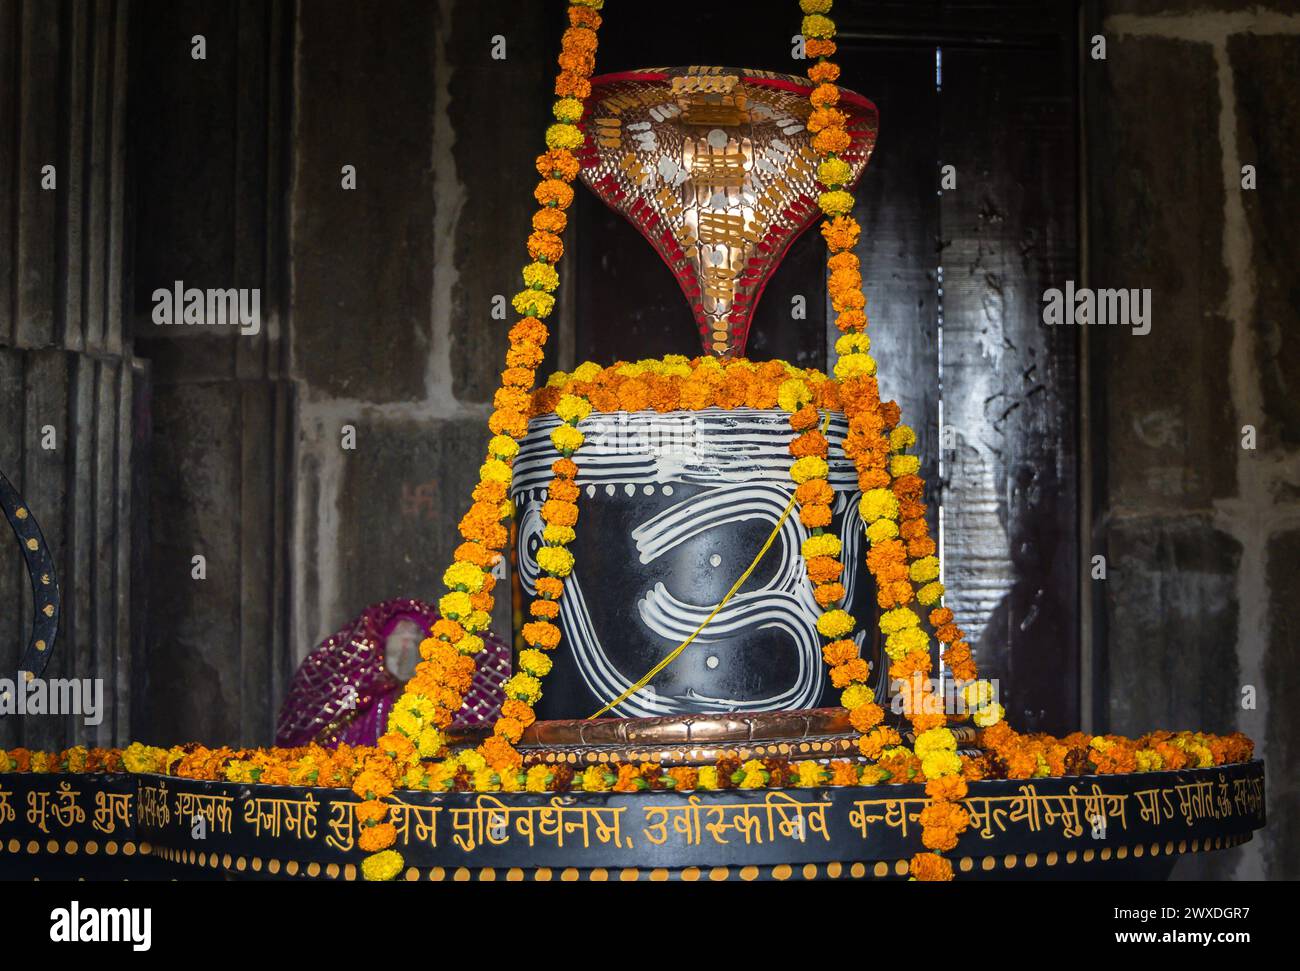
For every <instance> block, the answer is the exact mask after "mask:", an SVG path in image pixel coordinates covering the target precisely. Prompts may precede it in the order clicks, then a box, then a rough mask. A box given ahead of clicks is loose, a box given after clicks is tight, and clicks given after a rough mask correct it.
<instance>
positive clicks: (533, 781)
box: [524, 765, 551, 792]
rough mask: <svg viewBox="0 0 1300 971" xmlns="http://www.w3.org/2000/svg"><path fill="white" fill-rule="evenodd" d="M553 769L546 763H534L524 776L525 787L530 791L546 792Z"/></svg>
mask: <svg viewBox="0 0 1300 971" xmlns="http://www.w3.org/2000/svg"><path fill="white" fill-rule="evenodd" d="M550 775H551V770H550V768H549V767H548V766H545V765H534V766H531V767H530V768H529V769H528V773H527V775H526V776H525V778H524V789H525V790H527V791H528V792H545V791H546V783H547V781H548V780H549V779H550Z"/></svg>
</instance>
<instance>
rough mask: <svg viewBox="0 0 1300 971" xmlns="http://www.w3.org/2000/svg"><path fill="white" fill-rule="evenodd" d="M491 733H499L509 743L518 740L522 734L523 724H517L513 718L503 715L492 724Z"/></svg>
mask: <svg viewBox="0 0 1300 971" xmlns="http://www.w3.org/2000/svg"><path fill="white" fill-rule="evenodd" d="M492 734H494V735H500V736H501V737H502V738H504V739H505V740H506V741H507V742H510V743H511V744H513V743H515V742H517V741H519V739H521V738H522V737H523V734H524V726H523V725H521V724H519V722H517V721H515V720H514V719H513V718H506V717H505V716H504V715H503V716H501V717H500V718H498V719H497V720H496V724H495V725H493V726H492Z"/></svg>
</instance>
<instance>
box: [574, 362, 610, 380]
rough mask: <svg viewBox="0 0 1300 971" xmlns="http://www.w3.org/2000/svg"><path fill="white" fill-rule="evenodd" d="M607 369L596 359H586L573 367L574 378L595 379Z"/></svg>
mask: <svg viewBox="0 0 1300 971" xmlns="http://www.w3.org/2000/svg"><path fill="white" fill-rule="evenodd" d="M604 370H605V369H604V368H603V367H601V366H600V365H599V364H597V363H595V362H594V361H584V362H583V363H581V364H579V365H578V366H577V367H576V368H574V369H573V380H575V381H595V380H596V379H597V378H598V377H600V375H601V373H602V372H603V371H604Z"/></svg>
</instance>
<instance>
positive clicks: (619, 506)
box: [512, 67, 886, 763]
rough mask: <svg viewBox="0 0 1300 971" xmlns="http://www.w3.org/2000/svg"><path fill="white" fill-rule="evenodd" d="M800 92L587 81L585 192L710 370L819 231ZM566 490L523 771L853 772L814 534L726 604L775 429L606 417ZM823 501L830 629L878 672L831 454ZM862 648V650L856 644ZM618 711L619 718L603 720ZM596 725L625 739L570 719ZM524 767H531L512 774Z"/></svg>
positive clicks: (773, 420) (540, 482) (589, 434)
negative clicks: (843, 763)
mask: <svg viewBox="0 0 1300 971" xmlns="http://www.w3.org/2000/svg"><path fill="white" fill-rule="evenodd" d="M811 87H812V85H811V83H810V82H809V81H807V80H806V79H804V78H799V77H794V76H789V75H783V74H773V73H770V72H766V71H752V70H736V69H730V68H716V67H692V68H658V69H650V70H639V71H630V72H625V73H619V74H610V75H605V76H603V77H598V78H594V79H593V80H592V93H591V95H590V97H589V98H588V99H587V107H586V111H585V113H584V119H585V120H584V122H583V128H584V130H585V133H586V135H587V139H586V143H585V145H584V147H583V149H582V150H580V151H579V152H578V153H577V154H578V157H579V160H580V161H581V162H582V166H583V168H582V173H581V177H582V180H583V181H584V182H585V183H586V185H587V186H588V187H589V188H590V189H591V190H592V191H593V192H594V193H595V194H596V195H597V196H598V197H599V198H600V199H602V200H603V201H604V202H605V203H606V204H607V205H609V206H610V207H611V208H613V209H615V210H616V211H618V212H619V213H622V214H623V215H624V216H626V217H627V219H628V220H629V221H630V222H631V223H632V224H633V225H635V226H636V227H637V228H638V229H639V230H640V231H641V233H642V234H643V235H644V236H645V238H646V239H647V240H648V241H649V243H650V244H651V246H652V247H653V248H654V249H655V251H656V252H657V253H658V254H659V255H660V256H661V257H662V258H663V259H664V261H665V262H666V263H667V264H668V266H669V267H670V268H671V269H672V271H673V274H674V276H675V277H676V279H677V281H678V283H679V284H680V285H681V288H682V293H683V294H684V296H685V297H686V299H687V301H688V302H689V303H690V305H691V308H692V310H693V312H694V315H695V318H696V321H697V323H698V325H699V332H700V340H701V344H702V346H703V350H704V353H705V354H706V355H712V356H715V357H717V358H722V359H733V358H738V357H741V356H743V354H744V350H745V343H746V339H747V337H748V334H749V328H750V323H751V321H752V318H753V313H754V309H755V306H756V304H757V302H758V299H759V297H760V296H761V294H762V291H763V288H764V286H765V285H766V283H767V280H768V278H769V277H770V276H771V274H772V272H773V271H774V270H775V268H776V267H777V265H778V264H779V263H780V261H781V258H782V257H783V256H784V254H785V253H786V251H787V250H788V249H789V247H790V244H791V243H792V242H793V241H794V240H795V239H796V238H797V237H798V236H799V234H800V233H802V232H803V231H804V230H806V229H807V228H808V227H809V226H810V225H811V224H812V223H813V221H814V220H815V219H816V218H817V217H818V216H819V214H820V213H819V208H818V205H817V196H818V193H819V191H822V189H821V187H820V186H819V183H818V181H817V172H816V169H817V157H816V154H815V153H814V152H813V150H812V148H811V144H810V142H811V133H810V132H809V130H808V128H807V127H806V123H807V120H808V115H809V111H810V102H809V97H808V96H809V91H810V90H811ZM838 106H839V108H840V109H841V110H842V111H844V112H845V113H846V114H847V115H848V117H849V122H848V125H847V129H848V131H849V133H850V135H851V137H852V144H851V146H850V147H849V148H848V149H847V150H845V151H844V152H843V153H842V156H841V157H842V158H843V159H844V160H845V161H846V162H847V163H848V164H849V165H850V166H851V169H852V176H851V178H850V179H849V180H848V184H849V185H850V186H851V185H852V184H854V183H856V181H857V179H858V177H859V176H860V175H861V173H862V170H863V169H864V168H865V167H866V164H867V160H868V158H869V157H870V155H871V151H872V148H873V147H874V145H875V140H876V130H877V114H876V109H875V107H874V106H873V105H872V104H871V102H869V101H868V100H866V99H865V98H863V97H861V96H860V95H857V94H854V93H852V92H850V91H846V90H843V89H841V96H840V101H839V105H838ZM558 424H559V419H558V418H557V417H556V416H554V415H550V416H542V417H538V418H535V419H534V420H533V421H532V423H531V425H530V428H529V433H528V435H527V436H526V437H525V438H524V439H523V440H522V441H521V443H520V452H519V455H518V456H517V457H516V460H515V464H514V481H513V485H512V498H513V499H514V501H515V503H516V508H517V509H518V515H519V528H518V534H517V537H518V538H517V551H518V557H517V560H518V566H519V570H518V574H517V578H516V579H517V582H519V583H520V584H521V585H522V588H523V592H524V594H525V595H527V596H529V597H531V596H532V595H533V594H534V593H535V589H536V587H535V584H536V581H537V579H538V567H537V558H536V554H537V551H538V549H539V547H540V546H541V545H542V532H543V529H544V526H545V524H544V523H543V521H542V518H541V516H540V511H541V507H542V504H543V502H544V501H545V498H546V488H545V487H546V483H547V481H548V479H549V477H550V473H549V468H550V463H551V461H552V460H553V459H554V452H553V449H552V446H551V443H550V438H549V436H550V433H551V432H552V430H553V429H554V428H555V427H556V425H558ZM583 429H584V432H585V434H586V443H585V444H584V446H583V448H582V460H581V463H580V472H579V475H578V478H577V485H578V486H579V488H580V489H581V490H582V493H583V496H582V500H581V501H582V508H583V513H582V520H583V521H582V527H581V528H580V529H579V530H578V531H577V538H576V540H575V541H574V544H573V547H572V548H573V552H574V555H575V559H576V563H577V564H578V566H577V567H576V568H575V570H574V573H573V574H572V575H571V576H570V577H569V578H568V580H567V581H566V589H565V596H564V600H563V603H562V606H561V611H560V617H559V621H558V623H559V625H560V627H561V630H562V631H563V638H562V643H563V644H564V645H565V647H564V648H563V649H561V650H560V651H558V652H556V654H555V656H554V662H555V663H554V669H553V671H552V673H551V675H550V676H549V677H548V679H547V685H546V691H545V692H544V694H543V697H542V699H541V701H540V703H539V705H538V715H539V717H540V718H541V719H543V720H542V721H540V722H538V723H537V724H536V725H534V726H533V727H532V728H531V729H529V731H528V733H527V734H526V735H525V736H524V738H523V740H522V743H521V744H522V746H524V749H523V750H524V751H525V752H527V751H528V750H529V749H534V750H536V751H537V752H540V751H541V750H542V749H545V750H546V751H547V753H548V754H547V757H548V758H552V759H554V758H557V757H558V758H561V759H565V760H568V761H582V760H588V759H595V758H600V759H601V761H604V760H606V759H609V758H611V757H612V758H615V760H617V757H618V756H619V755H620V753H621V754H622V755H624V756H626V757H629V758H630V757H632V756H633V755H635V754H639V753H647V754H646V755H645V757H647V758H653V759H654V760H656V761H664V762H665V763H673V762H677V763H685V762H690V761H693V760H701V759H708V758H715V757H717V754H718V753H719V752H720V751H733V750H734V751H736V752H738V753H739V752H750V751H761V752H767V751H769V750H770V751H771V753H772V754H777V753H781V754H799V753H809V752H816V753H818V754H820V755H822V756H827V755H832V754H835V755H841V754H843V755H852V754H853V753H854V751H855V749H854V745H853V741H854V739H855V737H856V735H855V733H854V731H853V730H852V728H851V726H849V725H848V723H847V720H846V718H845V716H844V713H843V710H842V709H840V708H832V707H830V706H831V705H833V704H834V693H833V689H832V687H831V683H830V680H829V678H828V676H827V674H826V668H825V665H824V664H823V663H822V659H821V656H820V652H819V640H818V634H817V630H816V627H815V623H816V619H817V616H818V613H819V608H818V606H817V604H816V602H815V601H814V599H813V591H812V587H811V584H810V583H809V581H808V579H807V577H806V575H805V571H804V568H803V564H802V560H801V557H800V548H801V543H802V541H803V540H804V539H805V538H807V536H808V531H807V530H806V529H805V528H804V526H803V525H801V524H800V522H799V521H798V518H797V517H791V518H788V519H785V520H784V521H783V522H782V523H781V527H780V529H779V531H778V533H777V539H776V542H775V544H774V545H773V546H772V548H771V550H770V551H769V552H768V554H767V555H766V556H765V557H764V558H763V560H762V562H761V563H760V564H759V566H758V568H757V569H756V570H755V571H754V573H753V575H752V576H751V577H750V578H749V579H748V580H747V581H746V583H745V584H744V586H743V587H742V588H741V589H740V591H739V593H738V594H736V595H735V596H734V597H733V598H732V599H731V600H730V601H729V602H727V603H726V605H725V606H724V607H723V609H722V610H720V611H718V612H717V613H716V615H711V611H712V610H713V608H714V607H715V605H717V604H718V603H719V602H720V601H722V600H723V599H724V596H725V595H726V593H727V591H728V588H729V587H730V586H731V585H732V583H733V581H735V580H736V578H737V576H739V575H740V573H741V571H742V570H743V569H744V568H745V565H746V564H748V563H750V561H751V559H752V558H753V557H754V554H755V553H756V551H758V549H759V548H760V546H762V544H763V542H764V539H765V538H766V537H768V535H769V534H770V533H771V531H772V530H773V527H774V526H775V525H776V524H777V523H778V521H779V520H780V517H781V513H782V510H783V509H784V507H785V506H786V505H787V502H788V500H789V496H790V490H791V488H792V484H791V482H790V478H789V464H790V454H789V450H788V446H789V440H790V432H789V423H788V415H787V414H786V413H785V412H783V411H781V410H778V409H752V408H735V409H730V410H723V409H719V408H709V409H704V410H701V411H671V412H656V411H634V412H628V411H620V412H615V413H603V414H593V415H591V416H590V418H588V419H587V420H586V421H584V423H583ZM846 432H847V422H846V421H845V419H844V416H843V415H841V414H838V413H837V414H833V415H831V417H830V419H829V424H828V426H827V428H826V429H825V434H826V437H827V438H828V439H829V441H830V442H831V445H832V448H831V457H830V459H829V464H830V473H829V476H828V482H829V484H830V486H831V488H832V489H833V490H834V492H835V503H834V507H833V517H834V518H833V521H832V523H831V525H830V527H829V531H833V532H834V533H835V534H836V535H837V536H838V537H839V538H840V540H841V541H842V543H843V544H844V556H843V561H844V563H845V570H846V572H845V577H844V584H845V588H846V591H847V596H846V598H845V609H846V610H849V611H850V612H851V613H852V614H853V615H854V616H856V617H859V618H861V619H862V620H863V621H864V623H863V624H862V629H863V631H864V633H862V634H860V635H859V638H858V640H859V644H860V646H861V648H862V656H863V657H864V658H866V659H867V660H869V661H870V662H871V664H872V667H873V670H874V671H875V672H878V673H877V674H876V676H875V680H874V683H873V687H874V689H875V691H876V693H877V697H878V698H882V699H883V697H884V694H885V689H886V685H885V682H884V678H883V672H884V668H885V665H884V664H883V663H882V654H881V648H880V644H879V643H878V636H877V635H875V634H874V632H875V631H876V624H875V623H874V622H872V618H874V617H875V615H876V612H877V607H876V603H875V600H876V598H875V589H874V585H873V583H872V580H871V577H870V575H869V574H868V572H867V570H866V568H865V566H864V565H863V563H862V560H863V554H864V553H865V549H864V548H863V543H864V539H863V528H862V527H863V524H862V521H861V518H860V516H859V513H858V500H859V498H860V492H859V491H858V482H857V473H856V471H855V470H854V467H853V464H852V462H851V461H849V460H848V459H847V458H846V457H845V456H844V454H843V451H842V449H837V448H836V447H835V446H836V445H837V444H839V443H840V442H842V440H843V438H844V435H845V434H846ZM706 618H710V619H708V622H707V624H706V625H705V626H704V628H703V630H702V631H700V632H699V633H698V636H696V637H695V639H694V642H693V643H692V644H691V646H690V649H689V650H687V651H684V652H683V653H682V654H681V655H680V656H679V657H677V658H676V659H675V660H674V661H673V663H672V664H671V665H670V666H668V667H667V668H666V669H664V670H663V671H662V673H660V674H658V675H657V676H656V677H655V679H654V680H653V681H652V682H651V683H647V684H644V685H642V686H638V679H639V678H640V676H641V675H643V674H644V673H645V672H646V671H648V670H650V669H651V668H652V666H654V665H655V664H656V662H658V661H660V660H661V659H662V658H663V657H664V656H665V655H666V654H667V653H668V652H669V651H671V650H672V649H673V648H674V646H675V645H678V644H679V643H680V642H682V640H683V638H686V637H688V636H689V635H690V634H691V632H692V631H694V630H695V629H696V628H697V627H698V626H699V625H700V624H701V622H703V621H705V620H706ZM867 632H873V633H867ZM611 699H616V701H615V703H613V704H610V702H611ZM602 706H606V707H607V708H608V710H609V711H610V712H611V713H612V714H613V715H616V716H620V718H621V719H632V721H624V720H616V719H600V720H591V719H587V720H582V721H579V720H575V719H583V718H585V716H589V715H590V714H591V713H592V712H596V711H597V710H599V709H602ZM527 757H528V756H527V754H526V758H527Z"/></svg>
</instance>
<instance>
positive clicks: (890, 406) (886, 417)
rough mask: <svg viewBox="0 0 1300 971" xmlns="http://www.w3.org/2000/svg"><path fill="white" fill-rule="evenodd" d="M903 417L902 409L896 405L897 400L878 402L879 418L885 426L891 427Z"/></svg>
mask: <svg viewBox="0 0 1300 971" xmlns="http://www.w3.org/2000/svg"><path fill="white" fill-rule="evenodd" d="M902 417H903V410H902V409H901V408H899V407H898V402H897V401H882V402H881V403H880V418H881V420H882V421H883V422H884V423H885V427H886V428H893V427H894V426H895V425H897V424H898V422H899V420H900V419H901V418H902Z"/></svg>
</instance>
